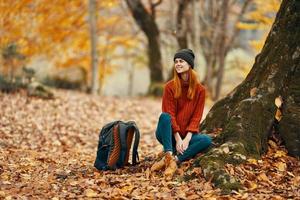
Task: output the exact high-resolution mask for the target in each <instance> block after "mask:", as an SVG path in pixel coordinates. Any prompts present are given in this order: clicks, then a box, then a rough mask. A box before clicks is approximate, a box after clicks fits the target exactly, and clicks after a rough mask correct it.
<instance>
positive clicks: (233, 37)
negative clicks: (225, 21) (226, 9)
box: [225, 0, 252, 52]
mask: <svg viewBox="0 0 300 200" xmlns="http://www.w3.org/2000/svg"><path fill="white" fill-rule="evenodd" d="M251 1H252V0H246V1H244V4H243V7H242V9H241V11H240V13H239V15H238V16H237V18H236V20H235V23H234V31H233V33H232V35H231V36H230V37H229V40H228V43H227V44H226V43H225V45H226V49H225V52H228V51H229V50H230V49H231V47H232V45H233V42H234V40H235V38H236V35H237V34H238V33H239V31H240V29H239V28H238V27H237V26H236V25H237V24H238V23H239V22H240V21H241V20H242V17H243V15H244V13H245V12H246V10H247V8H248V6H249V4H250V2H251Z"/></svg>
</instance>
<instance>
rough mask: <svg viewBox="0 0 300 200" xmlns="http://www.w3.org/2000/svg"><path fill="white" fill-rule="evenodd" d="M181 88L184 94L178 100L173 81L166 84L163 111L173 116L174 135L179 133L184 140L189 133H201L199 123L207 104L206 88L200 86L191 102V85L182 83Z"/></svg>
mask: <svg viewBox="0 0 300 200" xmlns="http://www.w3.org/2000/svg"><path fill="white" fill-rule="evenodd" d="M181 87H182V94H181V96H180V97H179V98H177V99H176V98H175V97H174V95H175V88H174V82H173V80H171V81H169V82H167V83H166V85H165V88H164V94H163V99H162V111H163V112H166V113H168V114H170V115H171V120H172V131H173V133H176V132H179V134H180V135H181V137H183V138H184V137H185V136H186V134H187V132H192V133H198V132H199V123H200V121H201V118H202V114H203V108H204V103H205V88H204V86H202V85H201V84H199V85H198V86H197V89H196V93H195V96H194V98H193V99H192V100H190V99H188V98H187V92H188V88H189V84H188V83H184V82H183V81H182V82H181Z"/></svg>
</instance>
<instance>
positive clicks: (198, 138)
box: [195, 134, 212, 147]
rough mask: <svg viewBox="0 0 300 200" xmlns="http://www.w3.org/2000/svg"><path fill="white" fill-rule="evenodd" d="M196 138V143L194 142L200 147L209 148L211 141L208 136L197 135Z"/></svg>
mask: <svg viewBox="0 0 300 200" xmlns="http://www.w3.org/2000/svg"><path fill="white" fill-rule="evenodd" d="M195 136H196V138H195V139H196V141H195V142H197V143H198V142H199V143H200V144H201V146H207V147H208V146H210V145H211V144H212V139H211V137H210V136H208V135H206V134H197V135H195Z"/></svg>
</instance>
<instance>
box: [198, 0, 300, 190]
mask: <svg viewBox="0 0 300 200" xmlns="http://www.w3.org/2000/svg"><path fill="white" fill-rule="evenodd" d="M278 96H282V98H283V108H282V112H283V117H282V119H281V121H279V124H278V126H279V129H278V130H279V134H280V135H281V137H282V138H283V141H284V143H285V145H286V148H287V150H288V152H289V154H290V155H293V156H300V131H299V124H300V1H299V0H283V2H282V4H281V7H280V10H279V11H278V13H277V16H276V19H275V22H274V24H273V26H272V28H271V31H270V33H269V35H268V37H267V39H266V42H265V45H264V47H263V49H262V51H261V53H260V54H258V55H257V57H256V59H255V63H254V65H253V67H252V69H251V71H250V73H249V74H248V76H247V77H246V79H245V80H244V81H243V82H242V83H241V84H240V85H239V86H237V87H236V88H235V89H234V90H233V91H232V92H231V93H230V94H228V96H227V97H225V98H224V99H222V100H220V101H218V102H217V103H216V104H215V105H214V106H213V107H212V109H211V110H210V112H209V113H208V114H207V116H206V119H205V120H204V122H203V123H202V124H201V127H200V129H201V130H202V132H211V131H214V130H215V129H216V128H220V129H221V130H222V131H221V133H220V135H219V136H218V137H217V138H216V139H215V143H216V147H215V148H214V149H212V150H210V151H209V152H208V153H207V154H206V155H205V156H202V157H199V158H197V159H196V160H195V165H196V166H197V165H200V166H201V167H202V169H203V172H204V176H205V177H206V178H207V179H212V180H213V182H214V183H215V185H216V186H218V187H220V188H222V189H223V190H224V191H230V190H232V189H238V188H239V186H240V185H239V183H238V182H237V181H236V180H235V179H234V177H232V176H230V175H229V174H227V173H225V171H224V169H223V166H224V164H225V163H232V164H237V163H241V162H244V161H245V160H246V159H247V157H254V158H259V157H260V155H261V154H263V153H264V152H265V151H266V148H267V140H268V137H269V133H270V132H271V130H272V129H273V125H274V116H275V112H276V106H275V104H274V100H275V98H276V97H278Z"/></svg>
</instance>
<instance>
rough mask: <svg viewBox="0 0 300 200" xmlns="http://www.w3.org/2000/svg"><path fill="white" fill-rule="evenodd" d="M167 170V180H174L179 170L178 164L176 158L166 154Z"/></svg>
mask: <svg viewBox="0 0 300 200" xmlns="http://www.w3.org/2000/svg"><path fill="white" fill-rule="evenodd" d="M165 163H166V170H165V178H166V180H171V179H172V178H173V175H174V173H175V172H176V170H177V163H176V160H175V157H174V156H172V155H171V154H166V156H165Z"/></svg>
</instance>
